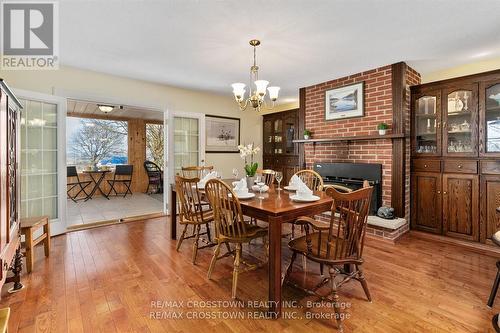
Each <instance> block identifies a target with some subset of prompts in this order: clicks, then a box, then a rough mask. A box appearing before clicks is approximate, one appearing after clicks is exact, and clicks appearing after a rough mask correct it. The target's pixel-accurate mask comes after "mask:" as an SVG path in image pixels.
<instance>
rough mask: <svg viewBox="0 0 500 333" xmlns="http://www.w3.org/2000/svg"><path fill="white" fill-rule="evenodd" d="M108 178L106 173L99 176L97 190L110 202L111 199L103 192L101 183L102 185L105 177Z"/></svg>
mask: <svg viewBox="0 0 500 333" xmlns="http://www.w3.org/2000/svg"><path fill="white" fill-rule="evenodd" d="M105 176H106V174H105V173H102V174H101V176H99V179H98V180H97V183H96V185H95V186H96V187H97V189H98V190H99V192H100V193H101V195H102V196H103V197H105V198H106V199H108V200H109V197H108V196H107V195H106V193H104V192H103V191H102V190H101V183H102V180H103V179H104V177H105Z"/></svg>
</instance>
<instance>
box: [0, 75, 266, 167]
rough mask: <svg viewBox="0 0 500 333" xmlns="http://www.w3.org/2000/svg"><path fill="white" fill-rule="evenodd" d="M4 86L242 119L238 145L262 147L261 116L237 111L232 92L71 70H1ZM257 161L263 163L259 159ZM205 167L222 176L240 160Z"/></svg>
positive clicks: (209, 159)
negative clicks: (224, 92)
mask: <svg viewBox="0 0 500 333" xmlns="http://www.w3.org/2000/svg"><path fill="white" fill-rule="evenodd" d="M0 77H2V78H3V79H4V80H5V81H6V82H7V84H8V85H9V86H10V87H12V88H14V89H16V88H17V89H23V90H30V91H35V92H40V93H45V94H54V92H60V91H64V93H66V92H70V94H69V95H71V93H75V94H80V95H88V96H93V97H96V98H97V99H98V98H102V100H96V101H97V102H99V101H106V100H109V99H111V100H113V101H120V103H122V104H126V105H132V106H161V107H162V108H168V109H169V110H173V111H182V112H199V113H205V114H212V115H221V116H227V117H235V118H240V119H241V142H242V143H249V142H254V143H255V144H257V145H259V146H262V117H261V115H259V114H257V113H256V112H255V111H253V110H246V111H240V110H239V109H238V107H237V105H236V103H235V102H234V100H233V98H232V95H231V92H230V91H228V93H227V94H226V95H217V94H211V93H206V92H201V91H195V90H189V89H181V88H176V87H172V86H167V85H162V84H155V83H151V82H146V81H140V80H134V79H128V78H124V77H119V76H113V75H108V74H102V73H97V72H92V71H88V70H80V69H76V68H72V67H63V68H61V69H59V70H57V71H2V72H0ZM60 94H62V93H60ZM257 160H258V161H259V163H261V162H262V156H261V155H259V156H258V158H257ZM206 164H207V165H214V166H215V168H216V169H217V170H219V171H221V172H222V174H223V176H230V175H231V170H232V169H233V168H235V167H238V168H240V170H241V171H240V174H242V173H243V161H242V160H241V159H240V157H239V154H206Z"/></svg>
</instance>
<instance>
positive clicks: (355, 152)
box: [300, 62, 420, 240]
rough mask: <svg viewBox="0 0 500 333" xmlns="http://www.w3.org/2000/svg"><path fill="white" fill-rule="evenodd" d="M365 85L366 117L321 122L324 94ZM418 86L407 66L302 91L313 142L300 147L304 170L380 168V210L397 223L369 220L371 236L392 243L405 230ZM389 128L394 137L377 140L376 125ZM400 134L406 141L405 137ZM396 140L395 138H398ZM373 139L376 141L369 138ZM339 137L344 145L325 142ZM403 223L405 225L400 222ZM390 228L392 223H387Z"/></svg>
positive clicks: (305, 119) (417, 77)
mask: <svg viewBox="0 0 500 333" xmlns="http://www.w3.org/2000/svg"><path fill="white" fill-rule="evenodd" d="M358 82H364V105H365V107H364V116H363V117H360V118H350V119H341V120H333V121H332V120H331V121H326V120H325V91H327V90H330V89H333V88H337V87H342V86H346V85H350V84H354V83H358ZM419 83H420V74H419V73H417V72H416V71H415V70H414V69H412V68H411V67H409V66H408V65H406V64H405V63H402V62H401V63H397V64H393V65H387V66H383V67H379V68H376V69H372V70H369V71H365V72H361V73H357V74H353V75H349V76H346V77H342V78H339V79H335V80H331V81H328V82H323V83H319V84H315V85H313V86H309V87H305V88H302V89H301V91H300V108H301V111H302V117H303V124H304V126H305V128H307V129H309V130H310V131H311V132H312V138H313V140H314V139H325V140H324V141H319V142H315V143H308V142H306V143H304V147H303V151H304V161H303V162H304V164H305V165H306V167H307V168H313V166H314V163H329V162H351V163H375V164H381V165H382V204H383V205H384V206H389V207H394V208H395V209H396V214H397V216H398V217H399V218H401V219H399V220H398V222H394V223H393V225H391V224H390V222H389V221H375V220H374V218H371V220H372V223H369V230H368V232H369V233H372V234H375V235H377V236H381V237H384V238H389V239H392V240H394V239H396V238H397V237H399V236H400V235H401V234H403V233H404V232H406V231H408V229H409V213H410V209H409V202H410V201H409V196H410V178H409V176H410V170H409V167H410V163H409V158H410V142H409V139H406V138H405V137H404V136H406V137H409V132H410V127H409V114H410V104H409V101H410V89H409V87H410V86H411V85H416V84H419ZM381 122H385V123H387V124H389V128H390V130H389V133H390V134H394V136H392V137H391V136H389V137H386V138H378V131H377V125H378V124H379V123H381ZM403 134H404V135H403ZM396 135H399V136H396ZM371 136H377V137H376V138H372V137H371ZM340 137H345V138H348V139H346V141H331V142H329V141H327V139H330V138H335V139H337V140H338V138H340ZM402 219H404V221H403V220H402ZM391 222H392V221H391Z"/></svg>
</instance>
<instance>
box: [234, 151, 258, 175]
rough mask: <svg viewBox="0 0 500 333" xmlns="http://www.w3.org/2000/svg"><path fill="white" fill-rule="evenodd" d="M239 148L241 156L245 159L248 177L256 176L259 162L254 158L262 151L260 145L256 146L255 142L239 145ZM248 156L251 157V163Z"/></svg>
mask: <svg viewBox="0 0 500 333" xmlns="http://www.w3.org/2000/svg"><path fill="white" fill-rule="evenodd" d="M238 149H239V151H240V157H241V158H242V159H243V160H244V161H245V173H246V175H247V176H248V177H253V176H255V173H256V172H257V168H258V167H259V163H257V162H254V161H253V158H254V156H255V155H257V153H258V152H259V151H260V148H259V147H254V144H253V143H251V144H248V145H239V146H238ZM248 158H250V163H248Z"/></svg>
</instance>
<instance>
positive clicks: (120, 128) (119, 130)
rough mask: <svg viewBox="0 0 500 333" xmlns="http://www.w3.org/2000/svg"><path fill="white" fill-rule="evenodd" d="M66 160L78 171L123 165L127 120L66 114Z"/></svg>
mask: <svg viewBox="0 0 500 333" xmlns="http://www.w3.org/2000/svg"><path fill="white" fill-rule="evenodd" d="M67 119H68V120H67V123H66V124H67V125H66V137H67V140H68V142H67V145H66V147H67V148H66V163H67V165H75V166H76V167H77V168H78V169H79V170H82V169H84V168H85V167H88V166H90V167H99V166H101V165H108V166H113V165H116V164H127V160H128V157H127V152H128V140H127V137H128V123H127V122H126V121H119V120H102V119H87V118H77V117H68V118H67Z"/></svg>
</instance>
